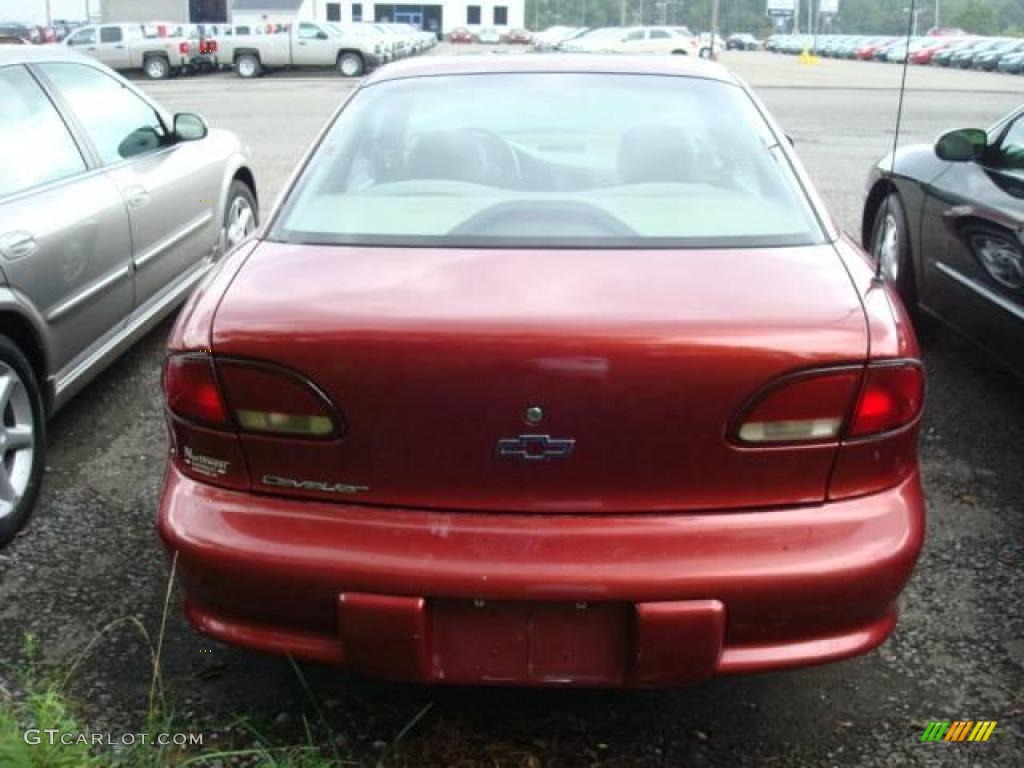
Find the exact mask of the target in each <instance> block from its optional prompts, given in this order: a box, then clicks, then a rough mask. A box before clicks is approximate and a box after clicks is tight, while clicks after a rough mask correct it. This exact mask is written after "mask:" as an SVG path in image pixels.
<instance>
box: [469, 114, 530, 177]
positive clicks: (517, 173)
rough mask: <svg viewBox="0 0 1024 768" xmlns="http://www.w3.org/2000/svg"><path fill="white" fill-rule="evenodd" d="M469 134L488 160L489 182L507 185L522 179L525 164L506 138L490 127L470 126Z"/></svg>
mask: <svg viewBox="0 0 1024 768" xmlns="http://www.w3.org/2000/svg"><path fill="white" fill-rule="evenodd" d="M469 134H470V135H471V136H472V137H473V140H474V141H475V142H476V144H477V146H478V147H480V149H481V152H482V154H483V156H484V158H485V159H486V162H487V184H488V185H490V186H496V187H501V186H507V185H508V183H509V181H510V180H511V181H520V180H522V178H523V166H522V164H521V163H520V162H519V154H518V153H517V152H516V151H515V149H513V148H512V147H511V146H510V145H509V143H508V142H507V141H505V139H503V138H502V137H501V136H499V135H498V134H497V133H495V132H494V131H492V130H490V129H489V128H470V129H469Z"/></svg>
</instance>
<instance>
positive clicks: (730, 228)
mask: <svg viewBox="0 0 1024 768" xmlns="http://www.w3.org/2000/svg"><path fill="white" fill-rule="evenodd" d="M270 237H271V239H274V240H278V241H283V242H296V243H319V244H345V245H395V246H402V245H410V246H411V245H425V246H441V247H453V246H467V247H475V246H480V247H609V248H615V247H741V246H755V247H756V246H771V245H806V244H812V243H817V242H821V241H822V239H823V237H822V232H821V229H820V227H819V225H818V224H817V222H816V219H815V217H814V214H813V211H812V209H811V207H810V205H809V203H808V201H807V198H806V195H805V194H804V192H803V190H802V189H801V188H800V186H799V184H798V182H797V180H796V178H795V175H794V173H793V170H792V168H791V167H790V165H789V163H788V161H787V160H786V158H785V156H784V155H783V153H782V151H781V149H780V147H779V146H778V140H777V138H776V137H775V136H774V135H773V134H772V132H771V131H770V130H769V128H768V126H767V124H766V123H765V121H764V119H763V118H762V116H761V114H760V113H759V112H758V111H757V109H756V107H755V106H754V104H753V102H752V101H751V99H750V97H749V96H748V95H747V94H746V93H745V92H744V91H743V90H742V89H741V88H739V87H737V86H735V85H732V84H729V83H723V82H719V81H715V80H705V79H701V78H690V77H665V76H655V75H606V74H561V73H559V74H494V75H491V74H488V75H451V76H439V77H419V78H413V79H407V80H393V81H385V82H381V83H378V84H376V85H372V86H369V87H367V88H365V89H363V90H361V91H360V92H358V93H357V94H356V95H355V96H354V97H353V99H352V101H351V102H350V103H349V104H348V105H347V106H346V107H345V109H344V110H343V111H342V113H341V114H340V116H339V117H338V119H337V121H336V122H335V123H334V125H333V126H331V128H330V129H329V131H328V132H327V134H326V136H325V138H324V139H323V141H322V142H321V144H320V145H319V146H318V147H317V148H316V150H315V152H314V154H313V156H312V158H311V159H310V161H309V162H308V164H307V165H306V167H305V169H304V170H303V172H302V173H301V175H300V177H299V179H298V181H297V183H296V184H295V186H294V187H293V189H292V190H291V192H290V194H289V195H288V198H287V200H286V201H285V205H284V207H283V208H282V212H281V215H280V216H278V217H277V220H276V222H275V224H274V227H273V229H272V231H271V233H270Z"/></svg>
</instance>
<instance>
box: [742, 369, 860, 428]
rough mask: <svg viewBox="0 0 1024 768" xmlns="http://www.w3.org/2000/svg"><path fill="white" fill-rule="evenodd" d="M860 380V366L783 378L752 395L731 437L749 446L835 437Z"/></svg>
mask: <svg viewBox="0 0 1024 768" xmlns="http://www.w3.org/2000/svg"><path fill="white" fill-rule="evenodd" d="M859 381H860V369H859V368H848V369H843V370H828V371H816V372H811V373H805V374H801V375H798V376H794V377H790V378H787V379H784V380H782V381H780V382H778V383H776V384H774V385H771V386H769V388H768V389H767V390H765V391H764V392H762V393H761V394H760V395H758V396H757V397H755V399H754V401H753V403H752V404H751V405H750V406H749V407H748V408H747V409H746V410H745V411H744V412H743V414H742V416H741V417H740V419H739V420H738V422H737V424H736V426H735V428H734V431H733V434H734V438H735V439H737V440H738V441H739V442H740V443H745V444H749V445H773V444H786V443H813V442H829V441H833V440H838V439H839V435H840V433H841V431H842V427H843V423H844V422H845V420H846V415H847V414H848V413H849V411H850V405H851V403H852V402H853V398H854V396H855V395H856V392H857V384H858V382H859Z"/></svg>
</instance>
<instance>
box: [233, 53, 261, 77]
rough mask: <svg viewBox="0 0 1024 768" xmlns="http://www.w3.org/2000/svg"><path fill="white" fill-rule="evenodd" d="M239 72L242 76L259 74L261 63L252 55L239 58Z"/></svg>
mask: <svg viewBox="0 0 1024 768" xmlns="http://www.w3.org/2000/svg"><path fill="white" fill-rule="evenodd" d="M238 74H239V75H241V76H242V77H256V75H257V74H259V64H258V63H257V62H256V59H254V58H253V57H252V56H243V57H242V58H240V59H239V60H238Z"/></svg>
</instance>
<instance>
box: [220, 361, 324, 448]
mask: <svg viewBox="0 0 1024 768" xmlns="http://www.w3.org/2000/svg"><path fill="white" fill-rule="evenodd" d="M217 373H218V375H219V377H220V380H221V382H222V384H223V385H224V392H225V394H226V396H227V400H228V403H229V404H230V407H231V412H232V413H233V414H234V417H235V422H236V423H237V424H238V426H239V427H240V428H241V429H242V430H243V431H245V432H258V433H261V434H268V435H282V436H290V437H311V438H332V437H338V436H339V435H341V433H342V427H343V425H342V422H341V417H340V416H339V415H338V413H337V412H336V410H335V409H334V407H333V406H332V405H331V403H330V401H329V400H328V399H327V397H326V396H325V395H324V394H323V393H322V392H320V390H318V389H317V388H316V387H315V386H314V385H313V384H311V383H310V382H309V381H307V380H306V379H304V378H302V377H301V376H299V375H298V374H295V373H292V372H291V371H287V370H284V369H282V368H278V367H276V366H271V365H266V364H263V363H254V362H248V361H241V360H218V361H217Z"/></svg>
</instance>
